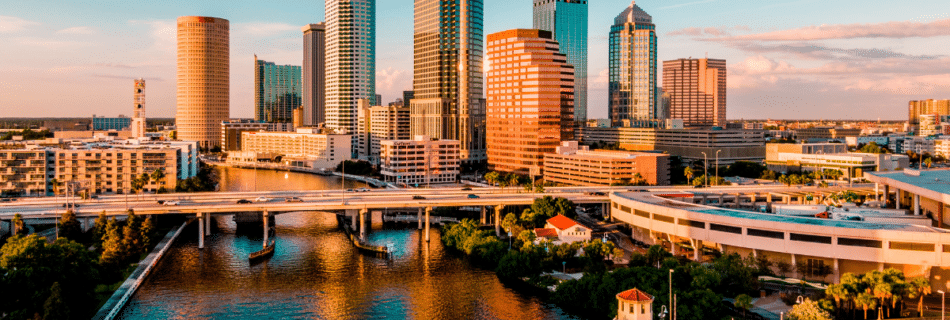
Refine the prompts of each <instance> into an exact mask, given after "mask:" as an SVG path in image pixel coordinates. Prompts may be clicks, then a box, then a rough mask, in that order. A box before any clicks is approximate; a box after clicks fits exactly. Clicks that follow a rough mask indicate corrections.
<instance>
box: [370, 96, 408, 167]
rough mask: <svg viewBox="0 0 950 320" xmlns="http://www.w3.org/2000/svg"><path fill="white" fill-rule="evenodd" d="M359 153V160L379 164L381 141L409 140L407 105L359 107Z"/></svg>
mask: <svg viewBox="0 0 950 320" xmlns="http://www.w3.org/2000/svg"><path fill="white" fill-rule="evenodd" d="M359 114H360V121H359V123H360V138H359V143H360V146H359V150H360V151H359V154H360V159H361V160H366V161H369V162H370V163H372V164H373V165H379V163H380V159H379V157H380V152H381V150H382V149H381V146H382V145H381V142H382V141H386V140H409V139H410V138H411V136H410V135H409V131H410V130H409V107H403V106H385V107H384V106H374V107H366V108H362V107H361V108H360V112H359Z"/></svg>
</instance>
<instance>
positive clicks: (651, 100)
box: [607, 1, 660, 127]
mask: <svg viewBox="0 0 950 320" xmlns="http://www.w3.org/2000/svg"><path fill="white" fill-rule="evenodd" d="M656 44H657V37H656V25H654V24H653V17H651V16H650V15H649V14H647V13H646V12H645V11H643V9H641V8H640V7H639V6H637V4H636V1H632V2H631V3H630V6H629V7H627V9H625V10H624V11H623V12H621V13H620V15H618V16H617V18H615V19H614V25H613V26H611V27H610V38H609V41H608V51H609V53H608V54H609V58H608V69H609V73H610V79H609V81H610V83H609V87H608V94H609V97H608V102H607V104H608V107H609V109H610V123H611V125H612V126H634V127H652V126H655V125H656V123H657V121H656V120H657V118H659V114H658V112H657V106H658V105H659V97H660V94H658V90H657V86H656V84H657V82H656V78H657V57H656Z"/></svg>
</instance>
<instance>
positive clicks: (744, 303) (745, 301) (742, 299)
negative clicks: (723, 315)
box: [732, 293, 752, 317]
mask: <svg viewBox="0 0 950 320" xmlns="http://www.w3.org/2000/svg"><path fill="white" fill-rule="evenodd" d="M732 304H733V305H734V306H735V307H736V308H739V310H742V316H743V317H745V312H746V311H747V310H749V309H752V297H750V296H749V295H747V294H745V293H743V294H740V295H738V296H736V299H735V302H733V303H732Z"/></svg>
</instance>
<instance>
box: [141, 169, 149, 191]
mask: <svg viewBox="0 0 950 320" xmlns="http://www.w3.org/2000/svg"><path fill="white" fill-rule="evenodd" d="M139 180H141V181H142V188H141V189H144V188H145V186H147V185H148V183H149V181H151V180H152V177H151V176H149V175H148V173H145V172H142V174H141V175H139Z"/></svg>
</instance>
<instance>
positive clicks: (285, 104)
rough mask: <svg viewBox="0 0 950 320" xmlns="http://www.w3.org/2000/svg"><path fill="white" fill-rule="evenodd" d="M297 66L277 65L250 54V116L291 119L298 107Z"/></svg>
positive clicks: (259, 118) (263, 118)
mask: <svg viewBox="0 0 950 320" xmlns="http://www.w3.org/2000/svg"><path fill="white" fill-rule="evenodd" d="M301 79H302V78H301V77H300V67H299V66H279V65H276V64H274V63H273V62H267V61H264V60H257V56H256V55H255V56H254V120H257V121H264V122H270V123H277V122H293V119H294V109H296V108H298V107H300V103H301V101H302V99H301V85H300V81H301Z"/></svg>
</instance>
